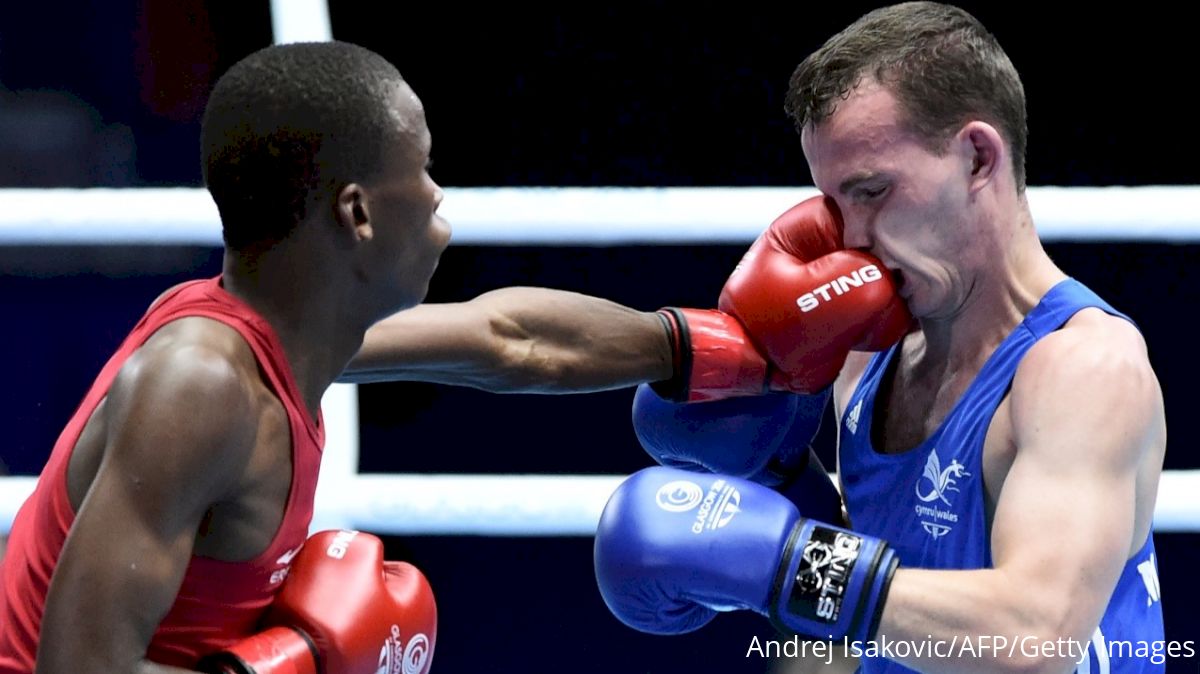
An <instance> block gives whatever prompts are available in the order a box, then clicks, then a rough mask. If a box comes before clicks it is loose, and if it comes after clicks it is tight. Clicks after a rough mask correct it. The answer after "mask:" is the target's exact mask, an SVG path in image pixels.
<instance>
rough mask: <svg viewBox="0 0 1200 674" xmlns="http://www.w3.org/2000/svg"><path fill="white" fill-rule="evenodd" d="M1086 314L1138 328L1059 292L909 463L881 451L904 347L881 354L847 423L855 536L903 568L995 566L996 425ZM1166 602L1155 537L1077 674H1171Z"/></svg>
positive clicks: (845, 482)
mask: <svg viewBox="0 0 1200 674" xmlns="http://www.w3.org/2000/svg"><path fill="white" fill-rule="evenodd" d="M1086 307H1097V308H1100V309H1102V310H1104V311H1106V312H1108V313H1109V314H1112V315H1114V316H1120V317H1122V318H1125V319H1126V320H1130V319H1129V317H1128V316H1125V315H1124V314H1122V313H1120V312H1118V311H1117V310H1115V309H1113V308H1112V307H1111V306H1109V304H1108V303H1107V302H1105V301H1104V300H1102V299H1100V298H1099V297H1098V296H1097V295H1096V294H1095V293H1093V292H1092V291H1091V290H1089V289H1088V288H1087V287H1085V286H1084V285H1083V284H1081V283H1079V282H1078V281H1075V280H1073V279H1067V280H1065V281H1062V282H1061V283H1059V284H1057V285H1055V286H1054V287H1053V288H1051V289H1050V291H1049V292H1047V293H1046V295H1045V296H1044V297H1043V298H1042V300H1041V301H1040V302H1039V303H1038V305H1037V306H1036V307H1034V308H1033V310H1032V311H1030V312H1029V314H1028V315H1027V316H1026V317H1025V320H1024V321H1022V322H1021V324H1020V325H1018V326H1017V328H1016V329H1015V330H1013V332H1012V333H1011V334H1009V335H1008V336H1007V337H1006V338H1005V339H1004V341H1003V342H1001V344H1000V346H999V347H997V349H996V351H995V352H994V353H993V354H992V355H991V357H990V358H989V359H988V360H987V362H986V363H985V364H984V366H983V369H981V370H980V372H979V374H978V375H977V376H976V377H975V380H974V381H972V382H971V384H970V386H968V388H967V390H966V392H964V394H963V396H962V398H961V399H960V400H959V401H958V402H957V404H955V406H954V408H953V409H952V410H951V411H950V414H949V415H947V416H946V419H945V420H944V421H943V422H942V424H941V425H940V426H939V427H938V429H937V430H936V431H935V432H934V433H933V435H931V436H930V437H929V438H927V439H926V440H925V441H924V442H922V443H921V444H920V445H918V446H917V447H915V448H913V449H911V450H908V451H905V452H903V453H900V454H881V453H879V452H877V451H875V449H874V447H872V445H871V423H872V416H873V414H872V412H873V410H874V409H875V396H876V394H877V393H878V391H879V385H880V380H881V379H882V378H883V375H884V373H885V372H887V370H888V364H889V363H890V362H891V360H892V358H894V357H895V355H896V353H897V351H898V350H899V344H897V345H896V346H893V347H892V348H891V349H890V350H888V351H885V352H882V353H878V354H876V355H875V356H874V357H873V358H872V359H871V361H870V363H869V364H868V365H867V369H866V372H865V373H864V374H863V378H862V381H860V382H859V384H858V387H857V389H855V391H854V394H853V396H851V398H850V400H849V401H848V402H847V404H846V407H845V409H846V412H845V414H844V415H843V418H842V419H841V424H842V427H841V429H840V444H839V449H838V451H839V463H840V468H839V470H840V476H841V481H842V488H843V490H844V493H845V500H846V507H847V511H848V512H849V514H850V522H851V525H852V526H853V528H854V529H855V530H856V531H860V532H862V533H865V534H870V535H872V536H876V537H879V538H882V539H884V540H886V541H887V542H888V543H889V544H891V545H892V546H893V547H894V548H895V549H896V552H897V554H898V555H899V558H900V565H901V566H902V567H903V566H910V567H919V568H927V569H980V568H989V567H991V566H992V555H991V546H990V542H989V532H988V529H987V520H986V512H985V503H986V495H985V494H984V489H983V477H982V476H983V440H984V436H985V435H986V434H987V430H988V425H989V424H990V423H991V420H992V416H993V415H994V414H995V411H996V408H997V406H999V404H1000V402H1001V401H1002V400H1003V398H1004V396H1005V395H1006V394H1007V393H1008V390H1009V387H1010V386H1011V384H1012V379H1013V376H1014V375H1015V374H1016V371H1017V365H1018V364H1019V363H1020V362H1021V358H1022V357H1023V356H1024V355H1025V353H1026V352H1027V351H1028V350H1029V348H1030V347H1032V346H1033V345H1034V343H1035V342H1037V340H1039V339H1041V338H1042V337H1044V336H1046V335H1047V334H1049V333H1051V332H1054V331H1055V330H1057V329H1058V328H1060V327H1061V326H1062V325H1063V324H1064V323H1066V322H1067V320H1068V319H1070V318H1071V317H1072V316H1073V315H1075V313H1076V312H1078V311H1079V310H1081V309H1084V308H1086ZM1130 322H1132V321H1130ZM1159 596H1160V595H1159V585H1158V570H1157V562H1156V560H1155V555H1154V539H1153V536H1147V537H1146V542H1145V543H1144V544H1143V545H1142V548H1141V549H1140V550H1138V552H1137V554H1136V555H1134V556H1133V557H1132V558H1131V559H1130V560H1129V561H1128V562H1126V564H1125V568H1124V570H1123V571H1122V573H1121V578H1120V580H1119V581H1118V582H1117V586H1116V589H1115V590H1114V591H1113V595H1112V598H1111V599H1110V600H1109V604H1108V607H1107V608H1106V609H1105V613H1104V617H1103V618H1102V619H1101V620H1100V626H1099V627H1098V628H1097V629H1096V631H1095V633H1094V634H1093V635H1092V640H1091V643H1090V645H1089V647H1088V649H1087V653H1086V655H1083V656H1079V655H1076V656H1075V657H1076V659H1077V660H1078V659H1080V658H1081V657H1082V660H1083V661H1082V662H1081V663H1080V664H1079V666H1078V668H1077V669H1076V670H1075V671H1076V672H1078V673H1080V674H1109V673H1112V674H1116V673H1117V672H1122V673H1133V672H1139V673H1140V672H1162V671H1165V665H1164V664H1163V663H1164V657H1163V650H1162V649H1163V639H1164V633H1163V619H1162V606H1161V604H1160V603H1159ZM979 610H987V609H986V607H983V606H981V607H979ZM980 636H985V635H980ZM986 636H988V637H993V636H1000V635H986ZM1013 636H1014V635H1009V638H1010V639H1011V638H1012V637H1013ZM1016 636H1019V635H1016ZM1018 648H1020V646H1018ZM1155 649H1157V650H1155ZM859 671H860V672H863V673H864V674H874V673H876V672H887V673H889V674H890V673H893V672H911V671H913V670H911V669H909V668H907V667H904V666H902V665H899V664H897V663H895V662H892V661H890V660H886V659H884V658H883V657H876V658H868V657H864V658H863V659H862V667H861V669H860V670H859Z"/></svg>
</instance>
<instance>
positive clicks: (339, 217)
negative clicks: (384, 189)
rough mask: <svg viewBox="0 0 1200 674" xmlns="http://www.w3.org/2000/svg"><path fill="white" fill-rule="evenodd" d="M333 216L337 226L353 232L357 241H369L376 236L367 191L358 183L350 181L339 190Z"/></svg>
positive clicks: (349, 232) (350, 232)
mask: <svg viewBox="0 0 1200 674" xmlns="http://www.w3.org/2000/svg"><path fill="white" fill-rule="evenodd" d="M333 216H334V221H335V223H336V224H337V226H338V227H339V228H341V229H343V230H345V231H346V232H347V233H348V234H351V235H352V236H353V237H354V240H355V241H369V240H371V238H372V237H373V236H374V230H373V229H372V225H371V213H370V209H369V208H368V206H367V193H366V190H364V189H363V188H362V186H361V185H359V184H358V183H349V184H347V185H346V186H344V187H342V189H340V190H338V193H337V197H336V198H335V199H334V204H333Z"/></svg>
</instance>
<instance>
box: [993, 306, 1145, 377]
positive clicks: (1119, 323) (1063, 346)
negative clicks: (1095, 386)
mask: <svg viewBox="0 0 1200 674" xmlns="http://www.w3.org/2000/svg"><path fill="white" fill-rule="evenodd" d="M1137 372H1145V373H1149V372H1150V361H1149V354H1148V352H1147V348H1146V340H1145V339H1144V338H1143V337H1142V334H1141V332H1139V331H1138V329H1137V327H1136V326H1135V325H1134V324H1132V323H1130V322H1129V321H1127V320H1125V319H1124V318H1121V317H1119V316H1114V315H1112V314H1108V313H1106V312H1104V311H1103V310H1101V309H1098V308H1095V307H1089V308H1086V309H1083V310H1081V311H1079V312H1077V313H1076V314H1075V315H1074V316H1072V317H1071V318H1070V319H1069V320H1067V322H1066V323H1064V324H1063V326H1062V327H1061V328H1059V329H1058V330H1055V331H1054V332H1052V333H1050V334H1048V335H1046V336H1045V337H1043V338H1042V339H1040V340H1038V342H1037V343H1036V344H1034V345H1033V346H1032V347H1030V349H1029V351H1028V353H1026V355H1025V357H1024V358H1023V359H1022V360H1021V364H1020V366H1019V367H1018V368H1017V373H1016V378H1015V380H1014V383H1013V385H1014V387H1019V386H1021V385H1022V384H1025V383H1031V384H1034V385H1037V381H1038V380H1039V379H1041V378H1042V377H1045V376H1052V377H1066V378H1072V377H1074V376H1078V377H1085V378H1090V377H1106V376H1114V377H1118V378H1119V377H1124V376H1128V375H1130V374H1133V373H1137Z"/></svg>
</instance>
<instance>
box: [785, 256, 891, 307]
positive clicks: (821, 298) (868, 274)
mask: <svg viewBox="0 0 1200 674" xmlns="http://www.w3.org/2000/svg"><path fill="white" fill-rule="evenodd" d="M882 278H883V272H881V271H879V267H876V266H875V265H873V264H868V265H864V266H862V267H861V268H859V269H855V270H854V271H853V272H851V273H850V275H849V276H846V275H844V274H843V275H842V276H839V277H837V278H835V279H833V280H832V281H830V282H829V283H822V284H821V285H819V286H817V287H816V288H813V290H812V292H808V293H804V294H803V295H801V296H800V297H797V298H796V306H798V307H800V312H801V313H805V314H806V313H808V312H810V311H812V310H813V309H816V308H817V307H819V306H821V304H822V303H828V302H832V301H833V299H834V298H835V297H839V296H841V295H845V294H846V293H848V292H850V290H851V289H853V288H861V287H863V286H864V285H866V284H868V283H874V282H875V281H878V280H880V279H882Z"/></svg>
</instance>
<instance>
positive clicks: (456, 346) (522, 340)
mask: <svg viewBox="0 0 1200 674" xmlns="http://www.w3.org/2000/svg"><path fill="white" fill-rule="evenodd" d="M671 374H672V367H671V349H670V343H669V341H668V340H667V334H666V331H665V329H664V327H663V325H662V322H661V321H660V320H659V319H658V317H657V316H656V315H655V314H653V313H648V312H641V311H636V310H634V309H631V308H629V307H626V306H623V305H621V304H617V303H615V302H611V301H609V300H606V299H602V298H598V297H592V296H590V295H583V294H579V293H574V292H568V291H562V290H553V289H549V288H525V287H514V288H503V289H500V290H495V291H492V292H488V293H485V294H483V295H480V296H479V297H477V298H475V299H473V300H471V301H469V302H461V303H455V304H426V305H421V306H418V307H414V308H412V309H409V310H406V311H402V312H399V313H397V314H394V315H392V316H390V317H388V318H386V319H384V320H383V321H381V322H379V323H377V324H376V325H374V326H373V327H372V328H371V329H370V330H368V331H367V334H366V337H365V338H364V341H363V346H362V349H361V350H360V351H359V353H358V354H357V355H356V356H355V357H354V359H353V360H352V361H351V362H350V364H349V366H348V367H347V368H346V371H345V372H344V373H343V374H342V376H341V377H340V381H344V382H360V383H361V382H368V381H385V380H419V381H431V382H439V383H446V384H455V385H462V386H473V387H476V388H481V389H485V390H490V391H498V392H547V393H553V392H566V391H588V390H603V389H611V388H619V387H623V386H630V385H634V384H638V383H642V382H646V381H655V380H658V379H666V378H669V377H670V376H671Z"/></svg>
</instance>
